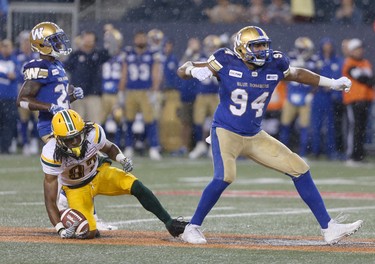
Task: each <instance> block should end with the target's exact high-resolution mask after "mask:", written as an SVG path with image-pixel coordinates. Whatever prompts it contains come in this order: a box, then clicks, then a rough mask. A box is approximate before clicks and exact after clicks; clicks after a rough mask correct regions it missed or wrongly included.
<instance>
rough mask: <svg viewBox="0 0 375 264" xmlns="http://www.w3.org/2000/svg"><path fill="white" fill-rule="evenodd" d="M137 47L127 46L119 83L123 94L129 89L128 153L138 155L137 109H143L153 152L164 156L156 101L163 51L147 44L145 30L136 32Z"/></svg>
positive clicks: (154, 158)
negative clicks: (133, 128)
mask: <svg viewBox="0 0 375 264" xmlns="http://www.w3.org/2000/svg"><path fill="white" fill-rule="evenodd" d="M133 41H134V47H126V49H125V53H126V55H125V61H124V65H123V69H122V75H121V80H120V84H119V94H120V95H121V94H123V93H124V92H125V116H126V125H127V130H126V140H125V154H126V156H127V157H132V156H133V155H134V150H133V148H134V134H133V131H132V127H133V123H134V121H135V118H136V115H137V113H142V115H143V121H144V124H145V131H146V134H147V139H148V144H149V145H150V149H149V155H150V158H151V159H153V160H160V159H161V158H162V157H161V155H160V153H159V135H158V127H157V123H156V119H155V116H156V115H155V112H154V107H153V105H154V104H155V103H156V102H155V101H156V97H155V95H156V92H157V91H158V90H159V89H160V83H161V76H162V75H161V63H160V54H159V53H157V52H152V51H150V50H149V49H148V47H147V35H146V33H145V32H137V33H136V34H135V35H134V40H133Z"/></svg>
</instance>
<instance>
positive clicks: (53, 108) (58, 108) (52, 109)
mask: <svg viewBox="0 0 375 264" xmlns="http://www.w3.org/2000/svg"><path fill="white" fill-rule="evenodd" d="M64 109H65V108H64V107H62V106H59V105H56V104H51V107H50V108H49V109H48V112H50V113H51V114H53V115H54V114H56V113H57V112H59V111H61V110H64Z"/></svg>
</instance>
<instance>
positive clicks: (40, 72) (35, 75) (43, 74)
mask: <svg viewBox="0 0 375 264" xmlns="http://www.w3.org/2000/svg"><path fill="white" fill-rule="evenodd" d="M47 77H48V70H47V69H41V68H29V69H27V70H25V73H24V79H25V80H32V79H39V78H42V79H45V78H47Z"/></svg>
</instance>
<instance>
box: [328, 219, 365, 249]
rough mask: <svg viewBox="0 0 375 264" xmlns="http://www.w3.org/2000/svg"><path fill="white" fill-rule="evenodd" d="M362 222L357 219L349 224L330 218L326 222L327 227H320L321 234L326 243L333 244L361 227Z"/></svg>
mask: <svg viewBox="0 0 375 264" xmlns="http://www.w3.org/2000/svg"><path fill="white" fill-rule="evenodd" d="M362 223H363V221H362V220H358V221H356V222H354V223H351V224H340V223H339V222H338V221H337V220H335V219H331V221H329V223H328V228H326V229H322V235H323V237H324V240H325V241H326V242H327V244H329V245H334V244H336V243H338V242H339V241H340V240H342V239H343V238H345V237H347V236H350V235H352V234H354V233H355V232H356V231H358V229H359V228H361V226H362Z"/></svg>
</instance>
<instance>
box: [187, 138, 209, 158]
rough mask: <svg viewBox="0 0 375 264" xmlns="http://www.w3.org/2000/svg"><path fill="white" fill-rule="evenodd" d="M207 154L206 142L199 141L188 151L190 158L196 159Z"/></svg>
mask: <svg viewBox="0 0 375 264" xmlns="http://www.w3.org/2000/svg"><path fill="white" fill-rule="evenodd" d="M206 154H207V144H206V143H205V142H203V141H199V142H198V143H197V145H196V146H195V148H194V149H193V151H192V152H190V153H189V158H190V159H197V158H200V157H201V156H203V155H206Z"/></svg>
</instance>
